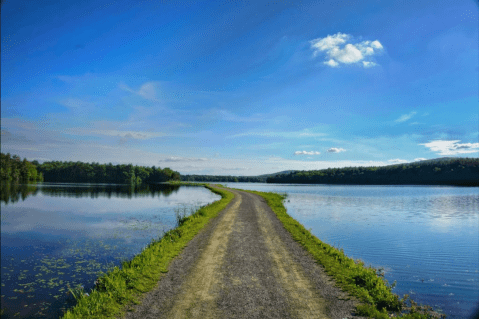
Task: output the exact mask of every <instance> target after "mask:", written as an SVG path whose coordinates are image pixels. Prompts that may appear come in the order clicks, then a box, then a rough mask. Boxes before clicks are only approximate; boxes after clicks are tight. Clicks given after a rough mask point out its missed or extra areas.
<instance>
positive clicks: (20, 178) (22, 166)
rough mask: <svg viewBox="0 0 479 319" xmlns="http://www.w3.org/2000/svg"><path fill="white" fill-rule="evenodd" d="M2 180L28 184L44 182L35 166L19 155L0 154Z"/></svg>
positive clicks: (0, 177)
mask: <svg viewBox="0 0 479 319" xmlns="http://www.w3.org/2000/svg"><path fill="white" fill-rule="evenodd" d="M0 180H1V181H5V182H12V183H28V182H36V181H42V180H43V174H42V173H41V172H40V173H39V172H38V170H37V167H36V165H35V164H33V163H31V162H29V161H27V159H26V158H24V159H23V160H22V159H21V158H20V157H19V156H18V155H13V156H12V155H10V153H7V154H4V153H0Z"/></svg>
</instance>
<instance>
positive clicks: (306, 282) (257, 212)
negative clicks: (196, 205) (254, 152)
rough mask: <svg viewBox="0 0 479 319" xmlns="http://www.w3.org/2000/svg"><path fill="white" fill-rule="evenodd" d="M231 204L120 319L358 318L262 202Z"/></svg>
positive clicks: (243, 196)
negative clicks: (156, 283) (139, 301)
mask: <svg viewBox="0 0 479 319" xmlns="http://www.w3.org/2000/svg"><path fill="white" fill-rule="evenodd" d="M228 191H231V192H233V193H234V194H235V198H234V199H233V200H232V201H231V203H230V204H229V205H228V206H227V207H226V208H225V209H224V210H223V211H221V212H220V213H219V214H218V216H217V217H216V218H214V219H212V220H211V221H210V222H209V224H208V225H207V226H206V227H205V228H204V229H203V230H202V231H200V232H199V233H198V235H196V236H195V238H193V239H192V240H191V241H190V243H189V244H188V245H187V247H185V249H184V250H183V251H182V253H181V254H180V255H179V256H177V257H176V258H175V259H174V260H173V261H172V262H171V264H170V266H169V271H168V273H166V274H165V275H164V276H163V277H162V278H161V280H160V281H159V282H158V285H157V287H156V288H155V289H153V290H152V291H151V292H149V293H147V294H145V296H144V297H143V299H142V300H141V304H139V305H135V306H133V307H131V309H130V310H131V311H129V312H128V313H126V315H125V318H141V319H147V318H190V317H191V318H334V319H336V318H338V319H342V318H359V317H355V316H354V315H353V312H354V305H355V304H356V301H355V299H354V298H349V297H348V295H347V294H346V293H344V292H343V291H341V290H340V289H339V288H337V287H335V286H334V281H333V280H332V279H331V278H330V277H329V276H328V275H326V274H325V272H324V270H323V268H322V266H321V265H319V264H317V263H316V262H315V261H314V259H313V258H312V257H311V256H310V255H309V253H307V252H306V251H305V250H304V249H303V248H302V247H301V246H300V245H299V244H298V243H296V242H295V241H294V240H293V239H292V237H291V235H290V234H289V232H288V231H287V230H285V229H284V227H283V225H282V223H281V222H280V221H279V220H278V218H277V217H276V215H275V214H274V212H273V211H272V210H271V209H270V208H269V206H268V205H267V204H266V202H265V200H264V199H263V198H262V197H260V196H257V195H254V194H251V193H247V192H242V191H237V190H231V189H228Z"/></svg>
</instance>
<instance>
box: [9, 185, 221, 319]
mask: <svg viewBox="0 0 479 319" xmlns="http://www.w3.org/2000/svg"><path fill="white" fill-rule="evenodd" d="M1 194H2V197H1V266H2V268H1V285H2V286H1V308H2V309H4V311H5V313H4V315H2V318H4V316H5V318H13V317H14V316H15V314H17V316H16V317H15V318H58V317H59V316H61V314H62V313H63V311H64V310H65V309H66V308H68V307H70V306H71V305H73V304H74V299H73V298H72V296H71V295H68V294H67V292H68V287H72V288H73V287H76V286H78V285H83V286H84V288H85V291H87V292H88V291H89V290H90V289H91V288H93V286H94V281H95V279H96V278H97V277H98V274H99V273H100V272H106V271H107V270H108V269H110V268H111V267H113V266H118V265H121V261H123V260H128V259H131V258H132V257H133V256H134V255H136V254H138V253H139V252H141V250H142V249H143V248H144V247H145V246H146V245H148V244H149V243H150V242H151V240H152V239H158V238H159V237H161V236H162V234H163V233H164V232H165V231H168V230H169V229H171V228H174V227H175V226H176V217H175V216H176V215H175V213H176V212H180V213H184V212H191V211H194V210H196V209H197V208H199V207H200V206H202V205H206V204H209V203H212V202H213V201H216V200H218V199H220V198H221V197H220V196H219V195H216V194H214V193H212V192H211V191H209V190H208V189H206V188H203V187H194V186H180V187H178V186H176V187H173V186H167V185H158V186H149V187H142V188H136V189H135V188H130V187H129V186H125V185H106V184H104V185H101V184H37V185H36V186H26V185H23V186H22V187H17V188H12V187H11V186H10V185H5V184H2V186H1Z"/></svg>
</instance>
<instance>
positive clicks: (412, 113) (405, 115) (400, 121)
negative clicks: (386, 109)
mask: <svg viewBox="0 0 479 319" xmlns="http://www.w3.org/2000/svg"><path fill="white" fill-rule="evenodd" d="M416 113H417V112H411V113H409V114H403V115H401V116H400V117H399V118H398V119H396V120H394V122H396V123H402V122H406V121H407V120H410V119H411V118H412V117H413V116H414V115H416Z"/></svg>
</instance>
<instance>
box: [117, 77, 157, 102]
mask: <svg viewBox="0 0 479 319" xmlns="http://www.w3.org/2000/svg"><path fill="white" fill-rule="evenodd" d="M159 85H160V82H156V81H151V82H145V83H143V84H142V85H141V87H140V88H139V89H138V91H136V90H134V89H132V88H130V87H129V86H128V85H126V84H124V83H120V84H119V85H118V87H119V88H120V89H122V90H124V91H126V92H130V93H134V94H136V95H139V96H141V97H142V98H144V99H146V100H149V101H154V102H160V100H159V98H158V96H157V95H158V91H159Z"/></svg>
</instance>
